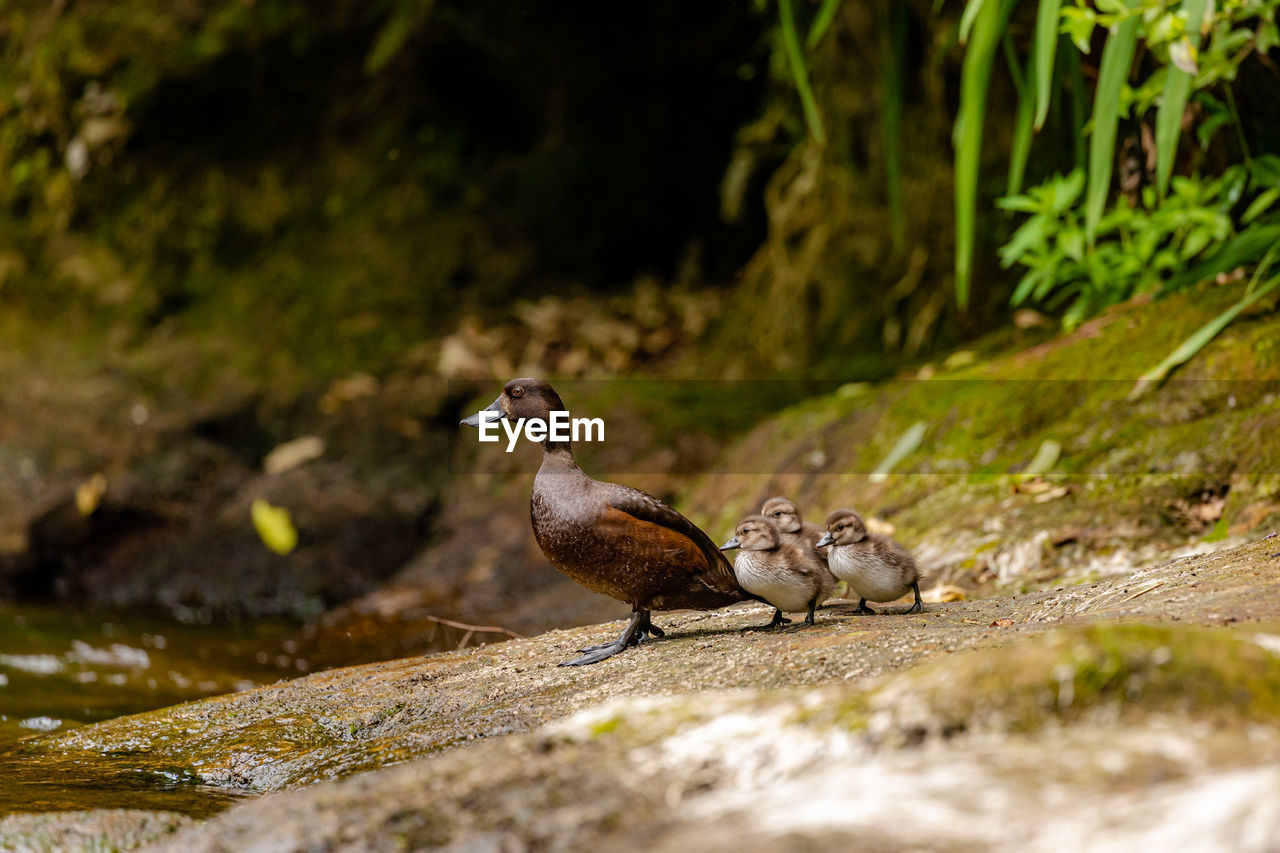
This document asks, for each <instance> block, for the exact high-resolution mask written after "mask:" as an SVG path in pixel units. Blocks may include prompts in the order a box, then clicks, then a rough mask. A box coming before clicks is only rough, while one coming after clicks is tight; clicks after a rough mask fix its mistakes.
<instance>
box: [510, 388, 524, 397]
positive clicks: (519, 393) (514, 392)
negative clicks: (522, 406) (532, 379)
mask: <svg viewBox="0 0 1280 853" xmlns="http://www.w3.org/2000/svg"><path fill="white" fill-rule="evenodd" d="M511 396H512V397H523V396H524V387H523V386H521V385H517V386H516V387H514V388H512V389H511Z"/></svg>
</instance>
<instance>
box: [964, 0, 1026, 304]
mask: <svg viewBox="0 0 1280 853" xmlns="http://www.w3.org/2000/svg"><path fill="white" fill-rule="evenodd" d="M1016 2H1017V0H1003V2H1001V0H991V2H988V3H983V2H981V0H970V4H971V7H973V8H975V9H976V12H975V15H976V18H975V20H974V21H973V32H972V36H973V38H972V40H971V41H970V42H969V46H968V49H967V50H965V53H964V63H963V65H962V66H961V69H960V108H959V110H958V111H957V112H956V124H955V145H956V154H955V208H956V304H957V305H959V306H960V308H961V309H962V310H963V309H966V308H968V307H969V276H970V274H971V273H972V270H973V247H974V242H975V240H976V236H977V235H976V231H977V209H978V167H979V165H980V163H981V161H982V123H983V119H984V117H985V114H986V109H987V89H988V87H989V86H990V83H991V65H992V62H993V61H994V59H995V54H996V48H997V47H998V46H999V44H1000V33H1001V31H1002V30H1003V29H1004V25H1005V22H1006V21H1007V20H1008V19H1009V13H1010V12H1011V11H1012V10H1013V6H1014V4H1015V3H1016ZM969 8H970V7H965V11H966V12H968V11H969Z"/></svg>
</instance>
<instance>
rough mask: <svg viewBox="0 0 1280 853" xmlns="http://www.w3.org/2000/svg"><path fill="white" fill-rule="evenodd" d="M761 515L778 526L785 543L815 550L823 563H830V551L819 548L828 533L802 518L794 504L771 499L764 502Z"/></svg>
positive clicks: (788, 501) (780, 499)
mask: <svg viewBox="0 0 1280 853" xmlns="http://www.w3.org/2000/svg"><path fill="white" fill-rule="evenodd" d="M760 514H761V515H763V516H764V517H765V518H767V519H769V520H770V521H772V522H773V523H774V524H775V525H777V527H778V532H779V533H781V534H782V541H783V542H786V543H788V544H791V545H804V546H808V547H810V548H812V549H813V550H814V553H815V554H817V555H818V557H819V558H820V559H821V560H822V562H824V563H826V562H827V561H828V556H827V551H828V549H827V548H826V547H823V548H819V547H818V540H819V539H821V538H822V537H823V535H824V534H825V533H826V532H827V531H825V530H823V529H822V528H821V527H819V526H818V525H816V524H814V523H813V522H812V521H805V520H804V519H803V518H801V517H800V510H799V509H797V508H796V505H795V503H794V502H792V501H791V500H789V499H787V498H769V500H767V501H765V502H764V506H762V507H760Z"/></svg>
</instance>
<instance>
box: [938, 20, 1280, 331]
mask: <svg viewBox="0 0 1280 853" xmlns="http://www.w3.org/2000/svg"><path fill="white" fill-rule="evenodd" d="M1017 5H1018V3H1017V0H968V3H967V4H966V7H965V10H964V15H963V18H962V20H961V23H960V29H959V33H960V38H961V40H962V41H965V40H966V39H967V41H968V46H967V49H966V52H965V57H964V67H963V70H962V77H961V89H960V107H959V110H958V112H957V115H956V123H955V147H956V151H955V204H956V267H955V289H956V300H957V302H958V303H959V305H960V306H961V307H965V306H966V305H967V304H968V300H969V291H970V277H971V267H972V263H973V257H974V251H975V243H976V233H977V228H976V220H977V209H978V187H979V180H978V178H979V165H980V154H981V152H982V149H983V142H982V138H983V134H982V122H983V117H984V113H985V111H986V100H987V92H988V89H989V87H990V83H991V78H992V76H993V74H994V73H995V71H994V63H993V61H992V59H993V57H994V54H995V50H996V46H997V45H998V44H1003V45H1004V48H1005V53H1006V57H1007V60H1008V68H1009V73H1010V76H1011V78H1012V80H1013V82H1014V84H1015V89H1016V90H1017V93H1018V98H1019V108H1018V120H1017V125H1016V127H1015V133H1014V137H1013V149H1012V152H1011V155H1010V160H1011V163H1010V169H1009V178H1008V193H1009V195H1011V196H1016V195H1017V193H1018V192H1019V190H1020V188H1021V183H1022V179H1023V170H1024V168H1025V164H1026V162H1027V159H1028V156H1029V154H1028V152H1029V148H1030V145H1031V136H1032V128H1033V127H1034V129H1035V130H1039V129H1041V128H1042V127H1043V126H1044V124H1045V120H1046V117H1047V116H1048V114H1049V107H1050V105H1051V102H1052V100H1053V99H1054V98H1055V97H1059V98H1060V97H1063V95H1064V94H1065V93H1066V91H1068V90H1069V91H1070V92H1071V93H1072V95H1073V98H1074V100H1073V111H1074V112H1075V113H1076V115H1077V117H1078V118H1077V122H1076V125H1077V126H1078V127H1079V126H1081V125H1082V122H1081V121H1080V118H1081V117H1082V115H1083V111H1082V110H1080V108H1079V105H1080V103H1081V100H1080V99H1081V96H1082V89H1083V85H1082V75H1081V74H1080V73H1079V61H1078V60H1079V58H1080V55H1081V54H1084V55H1088V54H1090V53H1091V51H1092V48H1093V45H1094V41H1095V32H1096V31H1097V30H1098V28H1102V29H1105V30H1106V37H1105V40H1104V42H1103V49H1102V55H1101V59H1100V61H1099V63H1098V66H1097V75H1096V76H1097V84H1096V86H1095V87H1094V91H1093V97H1092V106H1091V111H1092V118H1091V121H1090V123H1089V127H1088V132H1089V134H1090V138H1089V143H1088V153H1087V155H1085V156H1083V157H1082V156H1081V155H1080V154H1077V157H1076V161H1077V162H1076V166H1077V169H1078V170H1079V173H1080V175H1081V178H1080V179H1079V180H1080V184H1081V185H1080V192H1081V193H1083V196H1084V201H1083V204H1082V207H1083V217H1082V219H1081V221H1080V223H1079V225H1080V226H1081V229H1080V230H1079V231H1077V230H1076V227H1075V225H1076V223H1075V222H1074V220H1073V219H1072V218H1070V217H1067V216H1065V215H1063V216H1059V217H1058V220H1059V225H1061V227H1063V228H1065V229H1066V232H1067V233H1066V234H1064V235H1063V236H1062V238H1061V240H1060V241H1059V240H1058V238H1057V237H1055V236H1054V235H1052V234H1050V233H1049V232H1050V230H1051V228H1050V222H1049V221H1047V220H1039V221H1037V223H1036V224H1034V225H1032V226H1031V228H1030V230H1023V229H1020V232H1019V233H1020V235H1021V236H1020V237H1015V239H1014V241H1011V244H1010V246H1013V247H1015V248H1017V246H1019V245H1020V244H1023V243H1025V244H1027V245H1028V246H1029V245H1031V244H1035V243H1037V242H1039V240H1040V239H1041V238H1043V239H1045V240H1050V241H1059V242H1064V243H1065V244H1066V245H1067V247H1068V248H1071V249H1073V250H1074V247H1075V245H1076V240H1077V238H1078V237H1081V236H1082V237H1083V239H1084V243H1085V245H1087V246H1089V247H1093V246H1094V245H1095V244H1099V243H1101V244H1106V243H1109V242H1123V240H1124V239H1125V238H1124V235H1126V234H1130V233H1131V232H1132V230H1133V229H1134V228H1135V227H1137V225H1143V226H1146V225H1154V226H1156V227H1158V228H1162V229H1163V230H1162V231H1161V232H1160V235H1159V236H1158V238H1157V239H1155V240H1145V241H1144V242H1145V243H1148V244H1150V243H1154V244H1156V245H1159V246H1162V247H1163V248H1162V250H1161V252H1163V253H1161V252H1156V253H1155V254H1152V255H1150V256H1148V259H1151V258H1154V257H1155V255H1156V254H1158V255H1159V257H1160V259H1161V260H1165V259H1168V258H1170V257H1180V258H1181V261H1182V262H1185V261H1188V260H1190V259H1192V258H1194V257H1197V256H1199V255H1200V254H1202V253H1203V252H1205V251H1207V250H1208V249H1209V248H1211V247H1213V246H1214V245H1217V244H1218V243H1220V242H1221V240H1222V239H1225V238H1224V237H1222V236H1219V235H1220V234H1221V233H1222V222H1221V220H1219V219H1217V218H1216V217H1214V216H1212V215H1210V214H1208V213H1202V214H1194V215H1193V213H1192V209H1193V208H1195V207H1197V204H1195V203H1192V202H1189V201H1188V198H1189V196H1188V194H1189V193H1191V194H1193V195H1195V194H1197V193H1196V192H1195V191H1193V190H1192V189H1191V186H1190V185H1189V184H1187V183H1185V182H1183V183H1181V184H1179V186H1181V187H1182V190H1181V192H1179V191H1178V190H1177V189H1176V188H1175V191H1174V193H1173V194H1172V195H1168V191H1169V188H1170V185H1171V183H1176V182H1174V181H1173V180H1172V176H1173V171H1174V166H1175V160H1176V155H1177V153H1178V147H1179V137H1180V136H1181V132H1182V128H1183V125H1184V123H1185V122H1186V107H1187V104H1188V102H1189V101H1192V100H1194V101H1195V102H1197V103H1198V104H1200V106H1201V108H1202V115H1203V118H1202V119H1201V122H1200V126H1199V127H1198V128H1197V131H1196V136H1197V138H1198V139H1199V141H1200V143H1201V147H1207V146H1208V144H1209V143H1210V141H1211V140H1212V138H1213V135H1214V131H1216V130H1217V129H1219V128H1220V127H1222V126H1224V125H1226V124H1234V125H1235V126H1236V129H1237V144H1238V147H1239V155H1237V156H1240V155H1242V159H1243V160H1245V161H1248V160H1249V159H1250V152H1249V147H1248V143H1247V141H1246V140H1245V137H1244V133H1243V131H1242V129H1241V127H1240V121H1239V116H1238V114H1237V112H1236V109H1235V106H1234V95H1233V92H1232V88H1231V87H1232V84H1233V83H1234V81H1235V78H1236V74H1237V71H1238V69H1239V67H1240V64H1241V63H1242V62H1243V61H1244V59H1245V58H1246V57H1247V56H1249V55H1250V54H1251V53H1253V52H1258V53H1260V54H1265V53H1266V52H1267V51H1269V50H1271V49H1272V48H1273V47H1275V46H1276V44H1277V43H1280V33H1278V32H1277V27H1276V10H1277V8H1278V7H1280V0H1222V2H1214V3H1210V2H1208V0H1096V2H1094V3H1087V2H1085V0H1075V2H1074V3H1071V4H1065V3H1063V2H1062V0H1040V2H1039V3H1038V4H1037V8H1036V16H1035V22H1034V31H1033V35H1032V38H1031V39H1030V41H1029V47H1028V49H1027V55H1026V59H1025V61H1024V60H1022V59H1020V58H1019V56H1018V55H1017V51H1016V49H1015V45H1014V42H1013V39H1012V37H1011V32H1012V29H1013V27H1012V25H1011V24H1010V20H1011V19H1015V16H1014V14H1013V13H1014V12H1015V10H1016V8H1015V7H1017ZM1060 34H1061V35H1062V36H1065V37H1066V38H1067V39H1068V40H1069V41H1070V42H1071V44H1072V45H1074V49H1067V50H1066V51H1061V50H1059V49H1058V44H1059V40H1060V38H1059V36H1060ZM1064 52H1065V53H1067V54H1068V56H1067V60H1066V61H1065V62H1059V61H1058V59H1059V57H1060V56H1061V55H1062V54H1063V53H1064ZM1059 66H1065V69H1063V70H1065V73H1062V72H1061V71H1060V69H1059ZM1211 90H1213V91H1219V92H1220V93H1221V95H1222V98H1221V99H1218V98H1215V97H1213V96H1212V95H1211V94H1210V91H1211ZM1153 110H1154V111H1155V113H1156V114H1155V118H1154V125H1155V132H1154V137H1155V149H1156V169H1155V181H1154V196H1153V197H1152V198H1150V199H1147V198H1144V199H1143V205H1142V206H1143V208H1144V210H1143V211H1138V212H1130V213H1126V212H1124V211H1123V210H1121V209H1120V207H1118V206H1112V207H1108V201H1109V198H1110V196H1111V190H1112V173H1113V167H1114V161H1115V158H1116V147H1117V139H1118V136H1119V133H1120V127H1121V121H1122V120H1124V119H1128V120H1131V121H1132V120H1139V121H1143V120H1146V118H1147V116H1148V114H1149V113H1150V112H1151V111H1153ZM1226 177H1227V176H1226V175H1224V178H1226ZM1237 179H1238V175H1237V177H1236V178H1230V179H1228V183H1231V182H1234V181H1236V180H1237ZM1075 181H1076V179H1072V182H1073V183H1074V182H1075ZM1053 183H1054V182H1053V181H1051V182H1050V184H1053ZM1193 183H1196V184H1200V183H1201V182H1199V181H1195V182H1193ZM1212 183H1213V182H1212V181H1209V182H1207V183H1206V186H1207V184H1212ZM1048 187H1049V185H1046V192H1044V193H1040V194H1038V195H1035V196H1034V198H1035V199H1036V201H1024V202H1019V203H1017V204H1016V205H1012V206H1011V205H1008V204H1006V205H1005V206H1006V207H1007V208H1009V209H1013V210H1020V209H1025V208H1028V207H1034V208H1035V210H1036V211H1037V212H1038V213H1043V212H1044V211H1043V210H1042V209H1041V207H1042V203H1043V202H1045V200H1046V199H1049V198H1057V199H1059V200H1060V196H1061V192H1062V190H1063V188H1064V187H1063V185H1062V184H1061V183H1058V184H1057V185H1056V186H1055V187H1054V188H1053V189H1052V190H1050V189H1048ZM1266 192H1267V191H1265V190H1264V192H1263V194H1262V195H1261V196H1259V197H1258V198H1257V199H1255V202H1254V203H1255V204H1257V205H1259V209H1258V210H1256V211H1254V213H1255V216H1260V215H1261V214H1262V212H1263V211H1265V210H1268V209H1270V207H1271V205H1272V204H1273V203H1274V201H1275V198H1276V197H1275V196H1271V197H1269V198H1268V197H1266ZM1166 196H1167V198H1166ZM1027 198H1028V199H1030V198H1032V196H1030V195H1029V196H1027ZM1075 201H1076V200H1075V199H1074V198H1073V199H1072V201H1071V205H1072V206H1074V205H1075ZM1165 204H1168V205H1169V206H1170V211H1169V216H1167V217H1163V218H1161V217H1158V216H1157V213H1156V211H1157V209H1159V208H1161V207H1162V206H1164V205H1165ZM1188 205H1190V206H1188ZM1210 206H1211V207H1212V206H1214V205H1210ZM1147 211H1150V212H1147ZM1028 212H1030V211H1028ZM1065 212H1066V211H1065V210H1062V211H1058V212H1057V213H1059V214H1065ZM1222 212H1223V211H1221V210H1219V213H1222ZM1073 215H1074V212H1073ZM1197 216H1199V217H1200V220H1201V221H1198V222H1195V223H1188V219H1189V218H1190V219H1195V218H1196V217H1197ZM1244 219H1245V217H1243V216H1242V217H1241V223H1240V224H1242V225H1243V224H1245V222H1244ZM1024 228H1025V226H1024ZM1227 236H1229V234H1228V235H1227ZM1171 240H1172V241H1173V242H1176V243H1177V244H1178V245H1177V246H1176V247H1171V246H1170V245H1169V244H1170V242H1171ZM1201 241H1203V242H1201ZM1170 252H1172V254H1170ZM1013 254H1014V255H1016V256H1017V257H1016V258H1014V259H1015V260H1017V259H1020V258H1021V257H1022V255H1023V254H1024V253H1023V252H1013ZM1004 256H1005V261H1006V266H1007V265H1009V264H1010V263H1012V262H1013V261H1012V260H1010V251H1009V247H1006V251H1005V253H1004ZM1081 256H1082V258H1083V257H1084V255H1083V251H1082V253H1081ZM1027 257H1028V259H1029V260H1032V261H1033V263H1032V264H1031V265H1032V267H1033V272H1035V271H1036V270H1037V269H1040V270H1041V271H1042V272H1041V275H1042V276H1043V275H1044V274H1045V273H1044V272H1043V271H1044V270H1061V272H1062V274H1063V275H1064V276H1065V278H1063V279H1062V280H1060V281H1059V282H1058V283H1057V285H1055V284H1054V283H1053V281H1052V278H1053V275H1052V274H1051V275H1049V279H1050V280H1045V281H1041V280H1039V278H1037V277H1035V276H1033V278H1032V280H1030V281H1028V279H1026V278H1024V280H1023V283H1022V285H1021V286H1020V287H1019V289H1018V293H1017V294H1016V296H1015V300H1014V301H1015V302H1021V301H1025V300H1026V299H1028V298H1029V297H1030V296H1031V295H1032V294H1034V293H1037V292H1042V293H1043V294H1044V295H1045V296H1047V295H1048V294H1049V293H1050V292H1057V293H1060V294H1067V295H1068V296H1069V295H1070V293H1077V294H1078V297H1077V299H1076V301H1074V302H1072V303H1071V305H1072V309H1071V311H1070V313H1069V314H1068V318H1067V320H1068V324H1070V323H1071V322H1075V321H1078V320H1079V319H1080V318H1081V317H1083V316H1084V315H1085V314H1087V313H1088V312H1089V311H1091V310H1096V306H1100V305H1103V304H1107V303H1108V300H1107V299H1105V298H1104V299H1099V298H1097V297H1098V294H1097V293H1096V292H1094V291H1096V290H1097V289H1098V288H1097V287H1081V286H1080V285H1079V283H1080V282H1081V281H1085V280H1088V281H1093V280H1094V279H1092V278H1090V276H1088V275H1081V274H1080V271H1079V270H1078V269H1077V268H1076V266H1073V264H1072V263H1067V264H1062V265H1059V264H1057V263H1053V262H1052V258H1054V257H1055V253H1054V252H1052V251H1046V252H1044V253H1042V254H1041V255H1035V254H1032V255H1028V256H1027ZM1064 257H1069V255H1065V254H1064ZM1257 257H1258V255H1257V254H1256V253H1255V254H1254V255H1253V257H1252V260H1254V261H1256V260H1257ZM1104 258H1105V259H1107V260H1100V259H1104ZM1073 263H1074V264H1076V265H1079V264H1086V265H1088V264H1092V265H1093V267H1094V269H1093V271H1094V273H1098V272H1100V271H1103V270H1107V269H1110V268H1113V267H1116V268H1125V267H1128V266H1129V264H1128V263H1126V262H1123V261H1122V260H1121V259H1119V258H1117V257H1115V249H1114V247H1113V248H1106V247H1105V246H1101V245H1100V246H1098V251H1097V252H1092V251H1091V252H1090V258H1089V259H1084V260H1081V261H1079V262H1073ZM1099 265H1101V266H1099ZM1161 272H1167V268H1164V267H1162V268H1161ZM1055 274H1056V273H1055ZM1131 278H1132V276H1126V277H1125V280H1126V281H1127V282H1128V281H1129V280H1130V279H1131ZM1139 278H1140V279H1143V280H1144V281H1145V280H1146V279H1149V278H1150V275H1149V274H1148V273H1143V274H1142V275H1140V276H1139ZM1103 289H1104V290H1108V291H1109V290H1118V291H1126V290H1131V289H1132V288H1131V286H1130V285H1129V284H1126V285H1123V286H1117V287H1114V288H1113V287H1106V288H1103ZM1060 298H1062V299H1065V297H1060ZM1082 300H1083V301H1082Z"/></svg>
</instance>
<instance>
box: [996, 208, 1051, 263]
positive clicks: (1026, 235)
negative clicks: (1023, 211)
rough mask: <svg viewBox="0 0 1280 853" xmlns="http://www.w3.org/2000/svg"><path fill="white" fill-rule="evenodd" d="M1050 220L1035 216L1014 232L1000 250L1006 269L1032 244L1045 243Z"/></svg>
mask: <svg viewBox="0 0 1280 853" xmlns="http://www.w3.org/2000/svg"><path fill="white" fill-rule="evenodd" d="M1049 225H1050V222H1049V220H1048V219H1045V218H1044V217H1043V216H1033V217H1031V218H1030V219H1028V220H1027V221H1026V222H1024V223H1022V227H1021V228H1019V229H1018V230H1017V231H1014V232H1013V236H1012V237H1011V238H1009V242H1008V243H1006V244H1005V246H1004V248H1002V249H1001V250H1000V257H1001V259H1002V260H1001V264H1002V266H1004V267H1005V268H1006V269H1008V268H1009V267H1011V266H1013V265H1014V263H1016V262H1017V261H1018V259H1020V258H1021V257H1022V256H1023V255H1025V254H1026V253H1027V250H1029V249H1030V248H1031V247H1032V246H1034V245H1035V244H1037V243H1043V242H1044V238H1045V234H1046V233H1048V231H1049Z"/></svg>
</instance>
